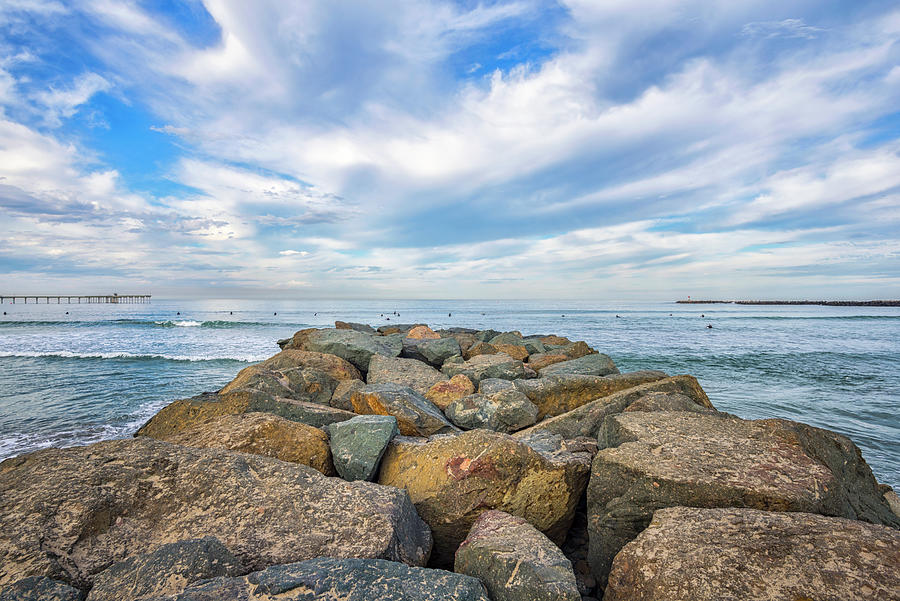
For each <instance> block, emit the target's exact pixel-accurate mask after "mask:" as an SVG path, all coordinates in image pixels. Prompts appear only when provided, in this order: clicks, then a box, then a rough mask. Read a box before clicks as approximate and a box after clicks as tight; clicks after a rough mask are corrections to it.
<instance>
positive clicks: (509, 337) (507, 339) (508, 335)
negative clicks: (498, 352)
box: [485, 332, 522, 346]
mask: <svg viewBox="0 0 900 601" xmlns="http://www.w3.org/2000/svg"><path fill="white" fill-rule="evenodd" d="M485 342H490V343H491V344H512V345H513V346H522V335H521V334H520V333H518V332H503V333H502V334H498V335H496V336H494V337H493V338H491V339H490V340H486V341H485Z"/></svg>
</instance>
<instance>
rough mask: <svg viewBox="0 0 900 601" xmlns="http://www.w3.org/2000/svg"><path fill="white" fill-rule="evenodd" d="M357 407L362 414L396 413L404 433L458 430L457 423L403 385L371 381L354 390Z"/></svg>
mask: <svg viewBox="0 0 900 601" xmlns="http://www.w3.org/2000/svg"><path fill="white" fill-rule="evenodd" d="M351 400H352V402H353V409H354V410H355V411H356V412H357V413H359V414H360V415H393V416H394V417H396V418H397V426H398V427H399V428H400V433H401V434H403V435H404V436H431V435H432V434H438V433H443V432H455V431H457V428H456V426H454V425H453V424H451V423H450V422H448V421H447V418H446V417H444V414H443V413H441V411H440V410H439V409H438V408H437V407H435V406H434V405H432V404H431V402H430V401H429V400H428V399H426V398H425V397H424V396H422V395H420V394H419V393H417V392H416V391H415V390H413V389H412V388H409V387H408V386H401V385H399V384H369V385H368V386H366V387H365V389H363V390H362V391H360V392H354V393H353V395H352V397H351Z"/></svg>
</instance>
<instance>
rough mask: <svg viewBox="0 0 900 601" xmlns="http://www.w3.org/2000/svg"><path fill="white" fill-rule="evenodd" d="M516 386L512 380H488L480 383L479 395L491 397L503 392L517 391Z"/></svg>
mask: <svg viewBox="0 0 900 601" xmlns="http://www.w3.org/2000/svg"><path fill="white" fill-rule="evenodd" d="M515 389H516V385H515V383H513V381H512V380H501V379H499V378H487V379H486V380H482V381H481V382H479V383H478V394H487V395H491V394H494V393H496V392H501V391H503V390H515Z"/></svg>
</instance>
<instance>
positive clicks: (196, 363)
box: [0, 299, 900, 489]
mask: <svg viewBox="0 0 900 601" xmlns="http://www.w3.org/2000/svg"><path fill="white" fill-rule="evenodd" d="M2 310H3V311H5V312H6V314H5V315H3V316H0V459H4V458H7V457H11V456H14V455H18V454H20V453H25V452H28V451H33V450H36V449H40V448H43V447H47V446H72V445H79V444H86V443H90V442H96V441H99V440H105V439H110V438H123V437H128V436H130V435H131V434H132V433H133V432H134V431H135V430H136V429H137V428H138V427H139V426H140V425H141V424H143V423H144V422H145V421H146V420H147V419H149V418H150V416H152V415H153V414H154V413H155V412H156V411H158V410H159V409H160V408H162V407H164V406H165V405H166V404H168V403H169V402H171V401H173V400H175V399H178V398H184V397H188V396H193V395H195V394H198V393H200V392H204V391H212V390H216V389H218V388H220V387H222V386H223V385H224V384H226V383H227V382H228V381H230V380H231V379H232V378H233V377H234V376H235V374H237V372H238V371H239V370H240V369H241V368H243V367H245V366H246V365H248V364H249V363H252V362H256V361H261V360H263V359H265V358H267V357H269V356H271V355H273V354H275V353H276V352H278V350H279V349H278V346H277V345H276V341H277V340H278V339H280V338H287V337H289V336H291V335H292V334H293V333H294V332H295V331H297V330H299V329H301V328H307V327H328V326H332V325H333V324H334V321H335V320H337V319H339V320H343V321H356V322H363V323H369V324H371V325H374V326H377V325H381V324H385V323H388V321H387V318H388V317H389V318H390V320H391V321H393V322H400V323H427V324H429V325H430V326H431V327H433V328H435V329H437V328H443V327H451V326H461V327H471V328H493V329H495V330H520V331H521V332H522V333H524V334H559V335H563V336H567V337H569V338H571V339H573V340H585V341H587V342H588V343H589V344H590V345H591V346H593V347H594V348H596V349H597V350H599V351H600V352H603V353H607V354H608V355H610V356H611V357H612V358H613V359H614V360H615V362H616V364H617V365H618V366H619V368H620V369H621V370H622V371H623V372H624V371H632V370H637V369H659V370H663V371H665V372H667V373H669V374H671V375H675V374H683V373H686V374H691V375H694V376H696V377H697V378H698V379H699V380H700V383H701V384H702V386H703V388H704V389H705V390H706V392H707V393H708V394H709V397H710V399H711V400H712V402H713V404H714V405H715V406H716V408H718V409H719V410H721V411H727V412H729V413H734V414H736V415H739V416H741V417H744V418H751V419H759V418H771V417H782V418H787V419H792V420H797V421H801V422H805V423H808V424H812V425H814V426H819V427H822V428H828V429H831V430H834V431H836V432H840V433H841V434H844V435H846V436H849V437H850V438H851V439H852V440H853V441H854V442H855V443H856V444H857V445H858V446H859V447H860V448H861V449H862V452H863V456H864V457H865V458H866V460H867V461H868V462H869V465H871V467H872V469H873V471H874V472H875V475H876V477H877V478H878V480H879V481H881V482H884V483H886V484H890V485H891V486H894V487H896V488H898V489H900V411H898V405H900V369H898V366H900V308H863V307H816V306H739V305H678V304H675V303H674V302H664V303H663V302H646V303H636V302H628V303H610V302H590V301H476V300H471V301H459V300H454V301H436V300H419V301H413V300H396V301H388V300H378V301H358V300H353V301H350V300H341V301H324V300H303V301H284V300H277V301H265V300H165V299H153V301H152V303H150V304H134V305H125V304H122V305H113V304H81V305H78V304H66V303H62V304H55V303H54V304H49V305H48V304H39V305H37V304H27V305H26V304H22V303H21V302H19V303H17V304H15V305H12V304H8V303H7V304H4V305H3V306H2ZM395 311H396V312H398V313H399V314H400V315H399V317H398V316H395V315H393V312H395ZM707 325H712V326H713V327H712V328H711V329H710V328H708V327H707Z"/></svg>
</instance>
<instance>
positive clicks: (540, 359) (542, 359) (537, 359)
mask: <svg viewBox="0 0 900 601" xmlns="http://www.w3.org/2000/svg"><path fill="white" fill-rule="evenodd" d="M563 361H569V356H568V355H566V354H564V353H559V352H552V353H536V354H534V355H529V356H528V367H530V368H531V369H533V370H535V371H538V372H540V371H541V370H542V369H543V368H545V367H547V366H548V365H553V364H554V363H561V362H563Z"/></svg>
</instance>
